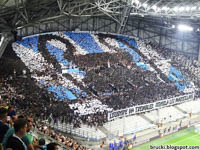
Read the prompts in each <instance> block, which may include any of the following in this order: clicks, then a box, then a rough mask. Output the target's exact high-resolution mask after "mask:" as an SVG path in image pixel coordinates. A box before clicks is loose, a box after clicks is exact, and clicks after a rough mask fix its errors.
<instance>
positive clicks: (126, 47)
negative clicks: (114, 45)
mask: <svg viewBox="0 0 200 150" xmlns="http://www.w3.org/2000/svg"><path fill="white" fill-rule="evenodd" d="M118 44H119V47H120V48H121V49H123V50H125V51H127V52H128V53H129V54H130V55H131V56H132V57H133V61H134V62H139V61H140V55H139V54H138V53H136V52H135V51H134V50H133V49H131V48H129V47H128V46H127V45H125V44H123V43H122V42H120V41H118Z"/></svg>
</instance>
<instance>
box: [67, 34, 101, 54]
mask: <svg viewBox="0 0 200 150" xmlns="http://www.w3.org/2000/svg"><path fill="white" fill-rule="evenodd" d="M65 34H66V35H67V36H68V37H70V38H71V39H72V40H73V41H75V42H76V44H78V45H79V46H80V47H81V48H82V49H84V50H86V51H87V52H89V53H90V54H93V53H103V52H104V51H103V50H102V49H101V48H100V47H99V45H97V43H96V42H95V40H94V39H93V37H92V36H91V35H90V34H89V33H73V32H66V33H65Z"/></svg>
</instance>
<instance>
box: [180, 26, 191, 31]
mask: <svg viewBox="0 0 200 150" xmlns="http://www.w3.org/2000/svg"><path fill="white" fill-rule="evenodd" d="M178 30H180V31H193V28H192V27H191V26H188V25H184V24H180V25H178Z"/></svg>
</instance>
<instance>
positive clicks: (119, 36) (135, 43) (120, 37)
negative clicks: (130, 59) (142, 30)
mask: <svg viewBox="0 0 200 150" xmlns="http://www.w3.org/2000/svg"><path fill="white" fill-rule="evenodd" d="M117 38H119V39H122V40H124V41H126V42H127V43H128V44H130V45H131V46H133V47H135V48H136V49H138V46H137V42H136V41H135V40H134V39H132V38H129V37H127V36H123V35H118V36H117Z"/></svg>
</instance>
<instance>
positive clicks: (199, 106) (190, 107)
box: [178, 100, 200, 113]
mask: <svg viewBox="0 0 200 150" xmlns="http://www.w3.org/2000/svg"><path fill="white" fill-rule="evenodd" d="M178 107H179V108H181V109H182V110H183V111H185V112H187V113H191V112H192V113H200V101H198V100H197V101H190V102H186V103H183V104H180V105H179V106H178Z"/></svg>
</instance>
